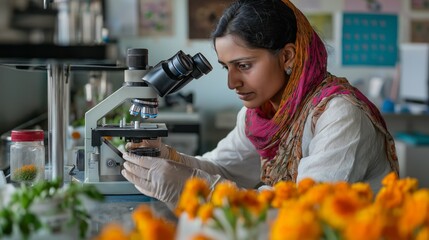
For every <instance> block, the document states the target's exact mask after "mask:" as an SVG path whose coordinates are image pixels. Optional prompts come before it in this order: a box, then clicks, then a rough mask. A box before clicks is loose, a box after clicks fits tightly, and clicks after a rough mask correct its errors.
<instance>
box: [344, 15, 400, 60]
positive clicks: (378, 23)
mask: <svg viewBox="0 0 429 240" xmlns="http://www.w3.org/2000/svg"><path fill="white" fill-rule="evenodd" d="M341 46H342V56H341V58H342V64H343V65H345V66H358V65H364V66H395V65H396V62H397V56H398V16H397V15H396V14H370V13H344V14H343V29H342V43H341Z"/></svg>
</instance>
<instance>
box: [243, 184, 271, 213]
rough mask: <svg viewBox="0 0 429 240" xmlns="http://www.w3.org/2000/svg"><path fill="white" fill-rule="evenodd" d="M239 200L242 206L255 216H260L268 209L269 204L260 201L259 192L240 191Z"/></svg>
mask: <svg viewBox="0 0 429 240" xmlns="http://www.w3.org/2000/svg"><path fill="white" fill-rule="evenodd" d="M239 198H240V200H239V201H240V203H241V204H240V205H241V206H242V207H243V208H245V209H248V210H250V212H251V213H252V214H253V215H255V216H259V215H260V214H261V213H262V211H263V210H265V209H266V208H267V204H266V203H264V202H261V201H260V200H259V199H258V192H257V191H255V190H243V191H240V194H239Z"/></svg>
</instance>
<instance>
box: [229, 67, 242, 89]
mask: <svg viewBox="0 0 429 240" xmlns="http://www.w3.org/2000/svg"><path fill="white" fill-rule="evenodd" d="M241 85H242V83H241V80H240V78H239V77H238V76H237V74H236V73H234V71H233V70H229V71H228V88H229V89H231V90H232V89H236V88H237V87H240V86H241Z"/></svg>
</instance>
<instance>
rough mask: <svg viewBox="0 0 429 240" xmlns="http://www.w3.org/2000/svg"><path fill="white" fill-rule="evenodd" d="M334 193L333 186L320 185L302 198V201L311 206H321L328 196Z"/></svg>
mask: <svg viewBox="0 0 429 240" xmlns="http://www.w3.org/2000/svg"><path fill="white" fill-rule="evenodd" d="M332 191H333V188H332V185H331V184H328V183H319V184H317V185H315V186H314V187H312V188H310V189H308V190H307V192H305V194H303V195H302V196H300V200H301V201H302V202H307V204H310V205H320V204H321V203H322V202H323V200H325V198H326V197H327V196H329V195H330V194H332Z"/></svg>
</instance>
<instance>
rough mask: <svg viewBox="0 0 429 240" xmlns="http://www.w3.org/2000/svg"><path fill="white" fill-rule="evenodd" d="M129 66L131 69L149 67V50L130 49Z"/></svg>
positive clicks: (128, 52) (128, 51)
mask: <svg viewBox="0 0 429 240" xmlns="http://www.w3.org/2000/svg"><path fill="white" fill-rule="evenodd" d="M127 66H128V68H129V69H146V68H147V66H148V50H147V49H145V48H130V49H128V50H127Z"/></svg>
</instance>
